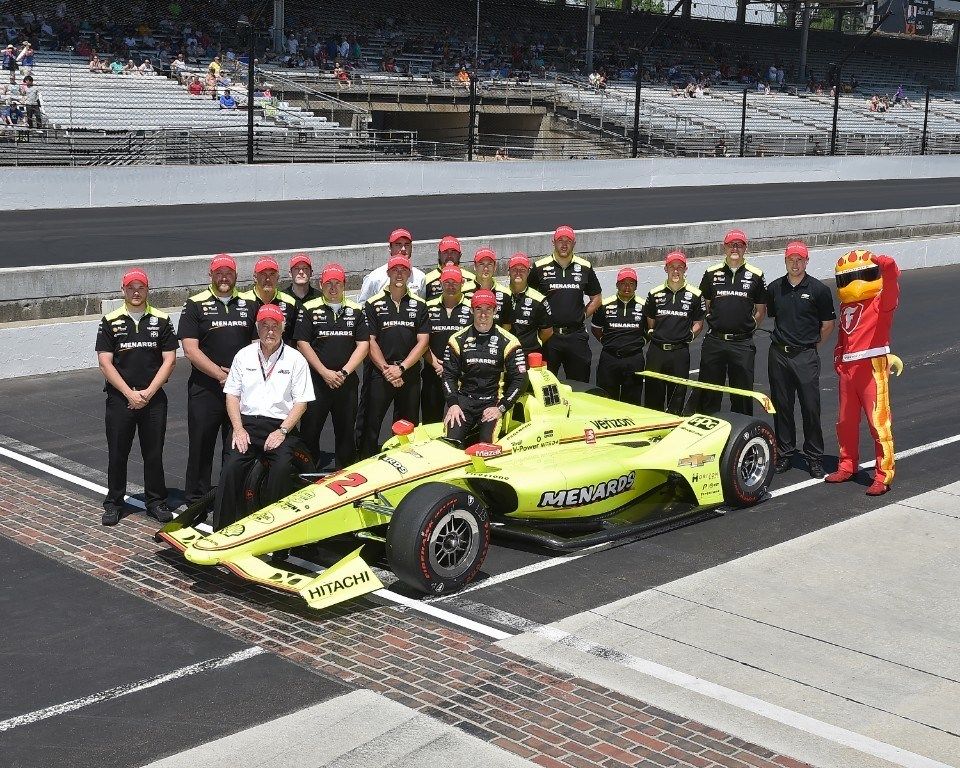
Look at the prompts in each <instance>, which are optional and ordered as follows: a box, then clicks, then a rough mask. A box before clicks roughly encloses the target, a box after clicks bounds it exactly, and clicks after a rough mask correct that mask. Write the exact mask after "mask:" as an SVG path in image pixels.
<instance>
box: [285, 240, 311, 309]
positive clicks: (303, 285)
mask: <svg viewBox="0 0 960 768" xmlns="http://www.w3.org/2000/svg"><path fill="white" fill-rule="evenodd" d="M312 277H313V260H312V259H311V258H310V255H309V254H306V253H295V254H293V256H291V257H290V285H288V286H286V287H285V288H282V289H281V291H280V292H282V293H286V294H288V295H289V296H291V297H293V300H294V301H295V302H296V304H297V311H298V312H299V311H300V310H301V309H303V305H304V304H306V303H307V302H308V301H313V299H316V298H318V297H319V296H320V291H318V290H317V289H316V288H314V287H313V285H312V284H311V283H310V279H311V278H312Z"/></svg>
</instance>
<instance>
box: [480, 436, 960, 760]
mask: <svg viewBox="0 0 960 768" xmlns="http://www.w3.org/2000/svg"><path fill="white" fill-rule="evenodd" d="M957 439H958V440H960V436H957ZM463 608H464V609H465V610H467V611H468V612H472V613H475V614H476V615H477V616H479V617H482V618H483V619H485V620H487V621H495V622H496V623H498V624H501V625H502V626H505V627H511V628H512V629H515V630H517V631H518V632H520V633H532V634H535V635H538V636H540V637H543V638H546V639H548V640H551V641H553V642H555V643H557V644H558V645H562V646H564V647H566V648H572V649H574V650H576V651H580V652H581V653H585V654H587V655H589V656H592V657H594V658H596V659H600V660H601V661H607V662H612V663H614V664H619V665H621V666H624V667H627V668H628V669H632V670H634V671H635V672H639V673H641V674H643V675H647V676H648V677H653V678H655V679H657V680H662V681H663V682H665V683H669V684H671V685H675V686H677V687H678V688H682V689H684V690H687V691H690V692H692V693H696V694H700V695H702V696H706V697H708V698H711V699H714V700H715V701H720V702H723V703H724V704H728V705H730V706H732V707H735V708H737V709H740V710H743V711H745V712H751V713H752V714H755V715H759V716H760V717H762V718H765V719H767V720H772V721H774V722H777V723H781V724H782V725H786V726H789V727H791V728H794V729H796V730H799V731H802V732H803V733H809V734H811V735H813V736H817V737H819V738H822V739H825V740H826V741H830V742H833V743H834V744H839V745H841V746H844V747H849V748H850V749H854V750H856V751H858V752H862V753H863V754H867V755H871V756H873V757H879V758H880V759H882V760H887V761H888V762H890V763H893V764H894V765H899V766H902V767H903V768H954V766H950V765H947V764H946V763H941V762H940V761H938V760H934V759H933V758H930V757H926V756H925V755H920V754H917V753H916V752H910V751H909V750H906V749H903V748H901V747H897V746H894V745H893V744H888V743H887V742H885V741H879V740H878V739H874V738H871V737H870V736H865V735H863V734H862V733H857V732H856V731H850V730H847V729H846V728H841V727H839V726H836V725H832V724H831V723H827V722H824V721H822V720H817V719H816V718H813V717H810V716H808V715H804V714H801V713H800V712H795V711H794V710H792V709H787V708H786V707H781V706H779V705H777V704H773V703H771V702H768V701H764V700H763V699H758V698H756V697H755V696H751V695H749V694H746V693H742V692H740V691H737V690H734V689H732V688H727V687H726V686H723V685H719V684H717V683H712V682H710V681H709V680H704V679H703V678H700V677H696V676H694V675H690V674H688V673H686V672H681V671H680V670H677V669H673V668H672V667H667V666H664V665H663V664H659V663H657V662H655V661H651V660H649V659H644V658H641V657H639V656H634V655H632V654H629V653H625V652H623V651H621V650H618V649H617V648H612V647H610V646H605V645H599V644H598V643H593V642H591V641H589V640H586V639H584V638H581V637H577V636H576V635H573V634H570V633H569V632H567V631H565V630H562V629H559V628H558V627H551V626H545V625H543V624H538V623H536V622H534V621H530V620H529V619H525V618H523V617H522V616H517V615H515V614H512V613H508V612H507V611H503V610H500V609H499V608H493V607H491V606H488V605H485V604H483V603H474V602H472V601H464V605H463ZM708 724H709V723H708Z"/></svg>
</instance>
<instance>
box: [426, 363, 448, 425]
mask: <svg viewBox="0 0 960 768" xmlns="http://www.w3.org/2000/svg"><path fill="white" fill-rule="evenodd" d="M444 404H445V398H444V396H443V379H442V378H440V377H439V376H438V375H437V372H436V371H435V370H433V366H432V365H430V364H429V363H424V364H423V375H422V376H421V377H420V412H421V414H422V415H423V423H424V424H436V423H437V422H438V421H443V412H444V410H445V409H444Z"/></svg>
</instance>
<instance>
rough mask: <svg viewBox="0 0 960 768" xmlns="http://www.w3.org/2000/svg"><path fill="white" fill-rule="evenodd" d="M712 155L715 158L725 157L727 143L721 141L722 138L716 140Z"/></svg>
mask: <svg viewBox="0 0 960 768" xmlns="http://www.w3.org/2000/svg"><path fill="white" fill-rule="evenodd" d="M713 154H714V155H715V156H716V157H726V156H727V142H725V141H724V140H723V136H721V137H720V138H719V139H717V144H716V146H715V147H714V148H713Z"/></svg>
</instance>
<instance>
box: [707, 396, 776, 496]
mask: <svg viewBox="0 0 960 768" xmlns="http://www.w3.org/2000/svg"><path fill="white" fill-rule="evenodd" d="M718 418H721V419H723V420H724V421H726V422H727V423H729V424H730V437H729V438H728V439H727V445H726V447H725V448H724V449H723V455H722V456H721V458H720V482H721V484H722V487H723V496H724V499H726V501H727V502H728V503H730V504H734V505H736V506H738V507H749V506H751V505H753V504H756V503H757V502H758V501H760V499H762V498H763V496H764V495H765V494H766V492H767V488H769V487H770V482H771V481H772V480H773V474H774V469H775V467H776V463H777V441H776V437H775V436H774V433H773V429H772V428H771V427H770V425H769V424H767V423H766V422H763V421H760V419H754V418H751V417H750V416H744V415H743V414H739V413H724V414H718Z"/></svg>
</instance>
